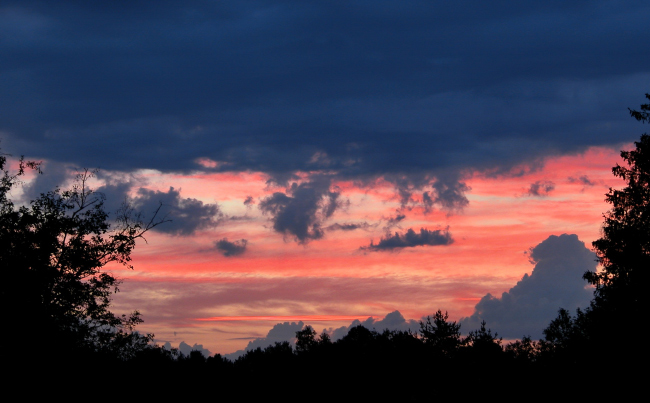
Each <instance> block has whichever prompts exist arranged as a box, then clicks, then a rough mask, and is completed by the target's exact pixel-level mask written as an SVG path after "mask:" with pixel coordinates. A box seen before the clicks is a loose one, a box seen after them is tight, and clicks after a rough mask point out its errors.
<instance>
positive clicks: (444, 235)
mask: <svg viewBox="0 0 650 403" xmlns="http://www.w3.org/2000/svg"><path fill="white" fill-rule="evenodd" d="M453 242H454V240H453V238H452V237H451V234H450V233H449V228H446V229H444V230H441V229H437V230H428V229H426V228H420V233H417V232H415V231H414V230H413V229H412V228H409V229H408V231H406V233H404V234H400V233H399V232H395V233H394V234H392V235H391V234H388V235H386V236H385V237H382V238H381V239H380V240H379V243H377V244H375V243H374V242H372V241H371V242H370V245H369V246H362V247H361V250H366V251H383V250H388V251H392V250H396V249H402V248H412V247H415V246H425V245H429V246H435V245H450V244H452V243H453Z"/></svg>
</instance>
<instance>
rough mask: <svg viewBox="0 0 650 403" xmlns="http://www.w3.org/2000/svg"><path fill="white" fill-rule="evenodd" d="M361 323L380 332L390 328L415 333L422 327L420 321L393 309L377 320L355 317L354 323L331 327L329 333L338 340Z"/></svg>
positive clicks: (334, 339)
mask: <svg viewBox="0 0 650 403" xmlns="http://www.w3.org/2000/svg"><path fill="white" fill-rule="evenodd" d="M359 325H361V326H363V327H365V328H366V329H368V330H376V331H378V332H381V331H383V330H386V329H388V330H398V331H404V332H407V331H411V332H413V333H416V332H417V331H418V330H419V329H420V322H418V321H416V320H414V319H409V320H406V319H404V316H403V315H402V314H401V313H400V312H399V311H393V312H391V313H389V314H388V315H386V316H385V317H384V318H383V319H380V320H377V319H375V318H373V317H369V318H368V319H366V320H363V321H361V320H359V319H355V320H354V321H352V323H350V325H349V326H341V327H339V328H336V329H330V330H329V331H328V333H329V334H330V336H331V337H332V340H333V341H336V340H339V339H342V338H343V337H345V335H347V334H348V332H349V331H350V329H352V328H353V327H356V326H359Z"/></svg>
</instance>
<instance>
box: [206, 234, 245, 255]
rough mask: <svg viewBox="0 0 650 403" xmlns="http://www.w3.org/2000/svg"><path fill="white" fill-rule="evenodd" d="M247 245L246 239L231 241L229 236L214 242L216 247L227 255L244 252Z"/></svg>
mask: <svg viewBox="0 0 650 403" xmlns="http://www.w3.org/2000/svg"><path fill="white" fill-rule="evenodd" d="M246 245H248V241H247V240H246V239H240V240H237V241H234V242H230V241H229V240H228V239H227V238H223V239H220V240H218V241H216V242H215V243H214V246H215V248H217V250H219V251H220V252H221V253H222V254H223V255H224V256H226V257H230V256H238V255H241V254H243V253H244V252H246Z"/></svg>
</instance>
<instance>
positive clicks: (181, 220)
mask: <svg viewBox="0 0 650 403" xmlns="http://www.w3.org/2000/svg"><path fill="white" fill-rule="evenodd" d="M132 204H133V207H134V208H135V209H136V210H139V211H151V212H153V211H156V209H157V208H158V206H160V212H159V216H160V218H165V219H169V220H171V222H166V223H164V224H163V225H159V226H157V227H156V228H155V230H157V231H160V232H165V233H168V234H173V235H191V234H193V233H194V232H195V231H197V230H201V229H206V228H212V227H215V226H216V225H218V224H219V221H220V220H221V219H222V218H223V213H222V212H221V210H220V209H219V206H218V205H217V204H209V203H203V202H202V201H200V200H197V199H192V198H183V197H181V195H180V190H175V189H174V188H173V187H170V188H169V190H168V191H167V192H161V191H158V190H149V189H144V188H140V189H138V192H137V196H136V197H135V198H133V200H132Z"/></svg>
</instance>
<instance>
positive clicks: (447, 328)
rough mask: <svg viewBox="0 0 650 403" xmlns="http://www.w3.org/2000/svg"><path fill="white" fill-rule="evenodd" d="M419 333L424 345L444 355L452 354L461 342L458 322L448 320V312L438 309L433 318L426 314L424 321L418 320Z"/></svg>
mask: <svg viewBox="0 0 650 403" xmlns="http://www.w3.org/2000/svg"><path fill="white" fill-rule="evenodd" d="M420 335H421V336H422V339H423V341H424V343H425V344H426V345H428V346H431V347H432V348H433V350H434V351H435V352H436V353H440V354H442V355H445V356H450V355H452V354H453V353H454V352H455V351H456V350H457V349H458V347H459V346H460V344H461V339H460V324H457V323H456V322H454V321H449V314H448V313H447V312H445V313H444V314H443V313H442V311H441V310H440V309H438V312H436V313H435V314H434V315H433V318H431V317H430V316H427V319H426V321H420Z"/></svg>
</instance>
